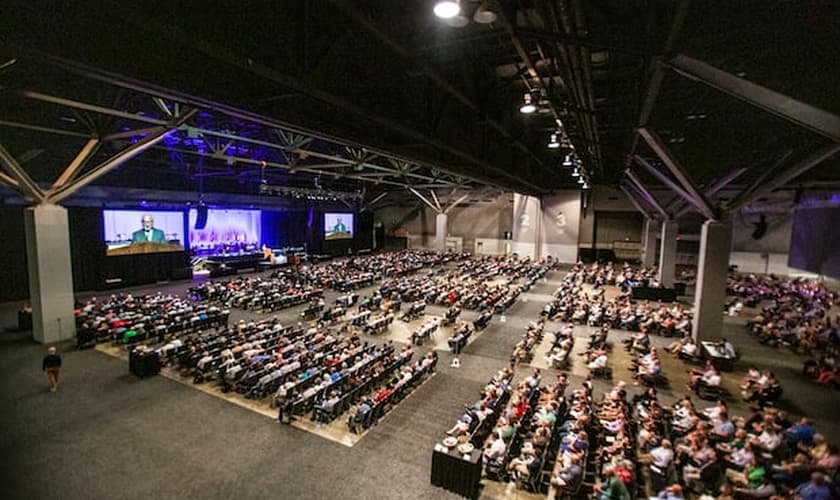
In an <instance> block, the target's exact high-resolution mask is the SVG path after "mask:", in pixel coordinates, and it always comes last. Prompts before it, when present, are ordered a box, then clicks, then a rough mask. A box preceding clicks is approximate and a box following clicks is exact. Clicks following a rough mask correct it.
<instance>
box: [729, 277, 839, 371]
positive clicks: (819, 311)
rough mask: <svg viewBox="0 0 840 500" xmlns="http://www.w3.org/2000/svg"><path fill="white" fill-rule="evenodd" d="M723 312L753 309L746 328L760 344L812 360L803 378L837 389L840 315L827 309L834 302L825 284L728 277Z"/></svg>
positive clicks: (732, 312)
mask: <svg viewBox="0 0 840 500" xmlns="http://www.w3.org/2000/svg"><path fill="white" fill-rule="evenodd" d="M727 291H728V294H729V295H730V299H729V304H728V312H729V313H730V314H733V315H734V314H738V313H740V311H742V310H743V308H744V307H749V308H755V309H758V312H757V314H756V315H755V316H753V317H752V318H749V319H748V321H747V323H746V324H747V327H748V328H749V329H750V331H751V332H752V333H753V334H754V335H755V336H756V337H757V338H758V339H759V341H761V342H762V343H765V344H768V345H773V346H786V347H788V348H790V349H792V350H794V351H796V352H799V353H802V354H807V355H809V356H811V357H812V358H813V359H812V360H811V361H809V362H807V363H806V364H805V367H804V372H805V374H806V375H809V376H811V377H813V378H814V379H815V380H817V381H818V382H820V383H823V384H831V385H834V386H836V387H840V363H838V362H837V359H838V355H840V313H838V314H836V315H835V316H834V317H833V318H832V315H831V312H830V310H831V308H832V307H833V306H834V305H835V303H836V300H837V296H836V294H835V293H834V292H832V291H830V290H829V289H828V288H827V287H826V286H825V284H824V283H822V282H819V281H813V280H807V279H804V278H795V279H789V278H780V277H776V276H773V275H769V276H757V275H732V276H730V277H729V281H728V290H727Z"/></svg>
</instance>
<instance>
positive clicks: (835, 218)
mask: <svg viewBox="0 0 840 500" xmlns="http://www.w3.org/2000/svg"><path fill="white" fill-rule="evenodd" d="M838 225H840V206H815V207H800V208H797V209H796V211H795V212H794V214H793V231H792V233H791V238H790V252H789V253H788V267H793V268H796V269H802V270H803V271H810V272H812V273H817V274H824V275H826V276H831V277H832V278H840V231H837V230H836V228H837V226H838Z"/></svg>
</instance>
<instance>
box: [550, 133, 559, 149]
mask: <svg viewBox="0 0 840 500" xmlns="http://www.w3.org/2000/svg"><path fill="white" fill-rule="evenodd" d="M559 147H560V143H559V142H558V141H557V134H556V133H555V134H551V138H550V139H549V140H548V148H549V149H558V148H559Z"/></svg>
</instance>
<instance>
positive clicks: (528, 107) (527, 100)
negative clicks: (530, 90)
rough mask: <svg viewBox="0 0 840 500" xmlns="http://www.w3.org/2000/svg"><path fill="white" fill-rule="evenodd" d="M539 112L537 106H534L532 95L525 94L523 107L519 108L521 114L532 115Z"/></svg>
mask: <svg viewBox="0 0 840 500" xmlns="http://www.w3.org/2000/svg"><path fill="white" fill-rule="evenodd" d="M536 110H537V106H536V105H535V104H534V99H533V97H531V94H525V96H524V98H523V101H522V107H520V108H519V112H520V113H523V114H526V115H527V114H530V113H533V112H534V111H536Z"/></svg>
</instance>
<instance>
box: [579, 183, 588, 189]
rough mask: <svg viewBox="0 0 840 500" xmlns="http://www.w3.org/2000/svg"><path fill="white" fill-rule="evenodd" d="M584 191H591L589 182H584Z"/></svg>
mask: <svg viewBox="0 0 840 500" xmlns="http://www.w3.org/2000/svg"><path fill="white" fill-rule="evenodd" d="M581 187H582V188H583V189H589V182H584V183H583V185H582V186H581Z"/></svg>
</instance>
